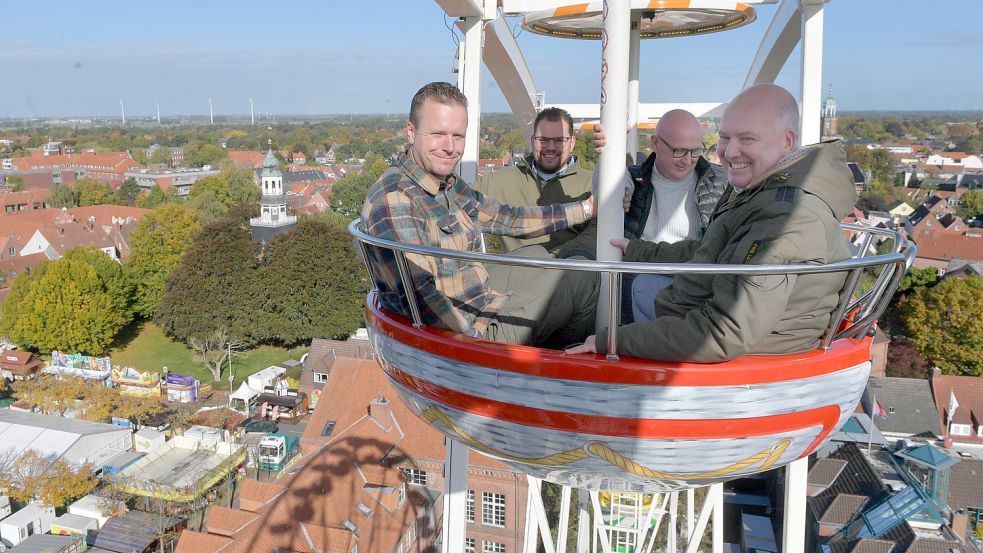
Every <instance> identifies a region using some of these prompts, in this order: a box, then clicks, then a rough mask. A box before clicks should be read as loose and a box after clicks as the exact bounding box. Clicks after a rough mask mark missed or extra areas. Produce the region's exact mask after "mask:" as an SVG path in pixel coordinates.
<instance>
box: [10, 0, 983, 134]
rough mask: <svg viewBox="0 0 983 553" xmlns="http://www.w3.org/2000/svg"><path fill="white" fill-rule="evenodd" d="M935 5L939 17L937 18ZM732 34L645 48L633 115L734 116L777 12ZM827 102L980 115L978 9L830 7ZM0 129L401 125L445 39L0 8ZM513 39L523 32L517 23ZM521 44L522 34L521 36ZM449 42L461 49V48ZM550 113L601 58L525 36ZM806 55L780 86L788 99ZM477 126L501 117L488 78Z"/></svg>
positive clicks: (186, 10)
mask: <svg viewBox="0 0 983 553" xmlns="http://www.w3.org/2000/svg"><path fill="white" fill-rule="evenodd" d="M943 5H944V7H945V9H939V8H941V7H942V6H943ZM756 9H757V20H756V21H755V22H754V23H752V24H751V25H748V26H745V27H743V28H740V29H736V30H732V31H727V32H722V33H715V34H712V35H704V36H700V37H683V38H675V39H662V40H649V41H644V42H643V44H642V52H641V76H640V83H641V84H640V87H641V101H643V102H672V101H680V102H683V101H694V102H714V101H720V102H722V101H727V100H728V99H730V98H731V97H733V96H734V95H735V94H736V93H737V92H739V90H740V87H741V85H742V84H743V81H744V78H745V75H746V73H747V68H748V66H749V64H750V62H751V60H752V58H753V57H754V54H755V51H756V50H757V47H758V44H759V42H760V41H761V38H762V36H763V35H764V32H765V30H766V29H767V26H768V23H769V22H770V21H771V19H772V16H773V15H774V13H775V11H776V9H777V4H776V5H761V6H757V7H756ZM824 12H825V13H824V20H825V32H824V43H825V52H824V69H823V83H824V85H823V88H824V95H825V89H826V87H827V86H828V85H829V84H830V83H831V84H832V85H833V93H834V96H835V97H836V100H837V103H838V106H839V109H840V110H841V111H852V110H983V93H981V92H980V91H981V90H983V71H980V70H979V68H980V59H981V53H983V27H981V26H980V25H979V22H980V21H981V20H983V1H981V0H946V1H945V2H944V3H942V2H940V3H938V4H937V5H936V4H933V5H932V7H930V8H929V7H928V4H926V3H924V2H915V1H914V0H831V1H830V2H829V3H828V4H826V6H825V10H824ZM0 13H2V14H3V17H2V23H0V118H9V117H15V118H21V117H63V116H84V115H103V116H118V114H119V101H120V99H121V98H122V99H123V100H124V102H125V105H126V113H127V116H128V117H134V116H149V115H151V114H153V112H154V109H155V108H154V98H159V100H160V109H161V114H162V116H164V117H168V116H174V115H179V114H181V115H207V114H208V98H209V97H211V98H212V101H213V105H214V110H215V114H216V115H217V116H221V115H232V114H238V115H242V114H248V112H249V101H248V97H250V96H252V97H253V98H254V102H255V106H256V111H257V113H264V112H270V113H273V114H295V115H312V114H347V113H353V114H361V113H376V114H378V113H386V112H392V113H404V114H405V113H406V112H407V111H408V110H409V101H410V99H411V98H412V96H413V93H414V92H415V91H416V90H417V89H418V88H419V87H420V86H422V85H423V84H426V83H427V82H430V81H435V80H446V81H450V82H456V75H453V74H452V73H451V67H452V65H454V52H455V46H454V37H452V35H451V32H450V31H449V30H448V28H447V25H448V24H450V21H445V18H444V15H443V11H442V10H441V9H440V7H439V6H438V5H437V3H436V2H435V1H433V0H376V1H374V2H373V1H364V0H363V1H350V0H344V1H342V0H318V1H308V0H295V1H293V2H289V3H280V2H269V1H267V2H254V1H251V0H239V1H235V2H231V1H224V0H197V1H194V2H192V1H187V0H175V1H168V2H161V1H157V2H124V1H123V0H117V1H109V0H86V1H85V2H78V1H77V0H45V1H43V2H34V1H32V2H15V1H13V0H7V1H4V2H3V3H2V9H0ZM512 23H513V25H518V23H519V20H518V19H516V20H514V21H512ZM517 32H519V30H518V29H517ZM458 36H460V35H459V34H458ZM518 41H519V44H520V46H521V47H522V49H523V53H524V56H525V58H526V61H527V63H528V64H529V66H530V69H531V71H532V74H533V78H534V79H535V82H536V85H537V88H539V89H540V90H543V91H545V92H546V100H547V102H553V103H586V102H597V100H598V97H599V82H600V77H599V75H600V70H599V67H600V44H599V42H595V41H576V40H563V39H556V38H546V37H540V36H537V35H533V34H532V33H529V32H524V31H522V32H519V35H518ZM799 56H800V54H799V52H798V49H796V51H794V52H793V54H792V56H791V57H790V59H789V61H788V63H787V64H786V66H785V68H784V69H783V70H782V73H781V74H780V75H779V78H778V80H777V82H778V84H781V85H783V86H786V87H787V88H789V89H790V90H792V91H793V93H794V94H796V95H797V92H796V91H797V89H798V82H799V67H800V63H799ZM481 102H482V111H485V112H508V111H509V109H508V105H507V103H506V102H505V99H504V97H503V96H502V94H501V92H500V91H499V90H498V86H497V85H496V84H495V82H494V80H493V79H492V78H491V76H490V74H489V73H488V72H487V71H485V73H484V75H483V77H482V99H481Z"/></svg>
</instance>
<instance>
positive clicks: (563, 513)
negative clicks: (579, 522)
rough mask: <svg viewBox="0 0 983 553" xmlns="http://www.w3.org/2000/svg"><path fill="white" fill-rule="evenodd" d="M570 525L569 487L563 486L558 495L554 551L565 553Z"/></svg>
mask: <svg viewBox="0 0 983 553" xmlns="http://www.w3.org/2000/svg"><path fill="white" fill-rule="evenodd" d="M569 525H570V486H563V491H562V492H561V493H560V520H559V524H557V531H556V551H557V553H566V551H567V528H568V527H569Z"/></svg>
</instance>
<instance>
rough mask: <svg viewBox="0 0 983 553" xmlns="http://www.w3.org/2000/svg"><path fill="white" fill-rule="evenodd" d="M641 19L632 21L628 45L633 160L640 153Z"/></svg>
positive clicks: (629, 106)
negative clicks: (639, 82)
mask: <svg viewBox="0 0 983 553" xmlns="http://www.w3.org/2000/svg"><path fill="white" fill-rule="evenodd" d="M640 26H641V23H640V22H639V21H632V22H631V37H630V42H629V47H628V148H627V151H628V155H630V156H631V159H632V160H635V156H636V155H638V151H639V147H638V101H639V88H638V64H639V55H640V54H641V43H642V38H641V37H642V33H641V31H640V30H639V27H640Z"/></svg>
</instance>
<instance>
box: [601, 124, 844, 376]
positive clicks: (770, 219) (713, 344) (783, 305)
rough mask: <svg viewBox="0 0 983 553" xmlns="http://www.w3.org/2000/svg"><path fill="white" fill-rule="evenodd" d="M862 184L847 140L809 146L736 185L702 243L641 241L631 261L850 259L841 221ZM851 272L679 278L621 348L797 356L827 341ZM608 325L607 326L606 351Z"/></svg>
mask: <svg viewBox="0 0 983 553" xmlns="http://www.w3.org/2000/svg"><path fill="white" fill-rule="evenodd" d="M855 202H856V191H855V189H854V186H853V180H852V177H851V173H850V169H849V168H848V167H847V165H846V155H845V153H844V150H843V146H842V144H841V143H840V142H838V141H833V142H826V143H821V144H816V145H814V146H809V147H806V148H804V149H802V150H801V151H800V152H798V155H797V156H795V157H794V158H793V159H792V160H790V161H786V162H784V163H781V164H779V165H778V166H776V167H775V168H774V169H773V170H771V171H769V172H768V173H767V174H766V175H763V176H762V177H760V178H759V179H758V180H757V181H755V182H753V183H751V184H750V185H749V187H748V189H746V190H745V191H744V192H743V193H741V194H736V193H734V192H732V191H731V192H729V194H728V195H726V196H725V197H724V199H723V200H721V203H720V204H719V205H718V206H717V209H716V211H715V212H714V214H713V216H712V217H711V219H710V225H709V226H708V227H707V230H706V233H705V234H704V235H703V238H702V240H683V241H682V242H676V243H675V244H669V243H666V242H660V243H658V244H654V243H651V242H645V241H643V240H632V241H631V242H630V243H629V246H628V250H627V251H626V252H625V261H647V262H653V263H655V262H663V263H716V264H743V263H751V264H772V263H775V264H788V263H815V264H825V263H831V262H835V261H842V260H844V259H847V258H849V257H850V249H849V247H848V244H847V242H846V239H845V238H844V236H843V231H842V230H841V229H840V225H839V221H840V219H842V218H843V217H844V216H846V215H847V214H848V213H850V211H851V210H852V209H853V205H854V203H855ZM845 278H846V275H845V274H843V273H816V274H811V275H798V276H795V275H785V274H781V275H766V276H747V277H738V276H733V275H723V274H717V275H713V274H710V275H680V276H677V277H675V278H674V279H673V283H672V284H671V285H670V286H668V287H666V288H665V289H663V290H662V292H660V293H659V295H658V296H657V298H656V302H655V308H656V315H657V318H656V319H655V320H654V321H650V322H646V323H637V324H630V325H625V326H622V327H620V328H619V329H618V344H619V349H620V351H619V353H621V354H624V355H630V356H635V357H645V358H649V359H661V360H665V361H691V362H697V363H714V362H719V361H726V360H729V359H734V358H736V357H739V356H742V355H745V354H776V355H777V354H788V353H798V352H803V351H808V350H810V349H813V348H815V347H817V346H818V345H819V342H820V340H821V338H822V335H823V333H824V332H825V330H826V327H827V325H828V324H829V320H830V317H831V315H832V312H833V311H834V310H835V308H836V305H837V303H838V301H839V295H840V290H841V288H842V287H843V283H844V281H845ZM606 333H607V331H606V329H601V330H599V331H598V333H597V334H598V339H597V347H598V351H600V352H602V353H603V352H604V351H603V350H604V349H605V346H606V344H605V340H604V336H606Z"/></svg>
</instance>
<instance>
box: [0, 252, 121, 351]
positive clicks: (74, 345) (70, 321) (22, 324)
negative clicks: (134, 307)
mask: <svg viewBox="0 0 983 553" xmlns="http://www.w3.org/2000/svg"><path fill="white" fill-rule="evenodd" d="M18 278H19V277H18ZM115 292H116V289H115V288H114V283H112V282H104V281H103V280H102V278H100V274H99V272H97V270H96V269H95V268H94V267H93V266H92V265H90V264H89V263H87V262H86V260H85V259H82V256H65V257H63V258H61V259H59V260H57V261H54V262H52V263H50V264H49V265H48V267H46V268H45V270H44V271H43V274H41V275H40V276H39V277H37V278H36V280H35V279H32V280H31V282H30V284H29V286H28V289H27V293H26V294H24V296H23V298H22V299H21V300H20V301H19V302H18V303H16V304H15V305H11V306H10V307H9V308H8V307H7V306H6V303H9V302H10V299H9V298H8V300H7V302H4V303H5V306H4V311H3V313H4V317H3V318H4V320H3V326H4V329H5V330H6V331H7V333H8V335H9V336H10V337H11V338H13V339H14V340H15V341H16V342H17V343H19V344H22V345H25V346H28V347H31V348H33V349H37V350H39V351H42V352H49V351H51V350H53V349H58V350H66V351H79V352H85V353H102V352H103V351H105V349H106V348H107V347H108V346H109V344H110V343H111V342H112V340H113V338H114V337H115V336H116V333H117V332H119V331H120V329H121V328H123V326H124V325H125V324H126V323H127V322H129V320H130V318H131V313H130V312H129V311H128V309H124V308H121V306H120V298H119V297H118V296H116V295H115Z"/></svg>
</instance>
